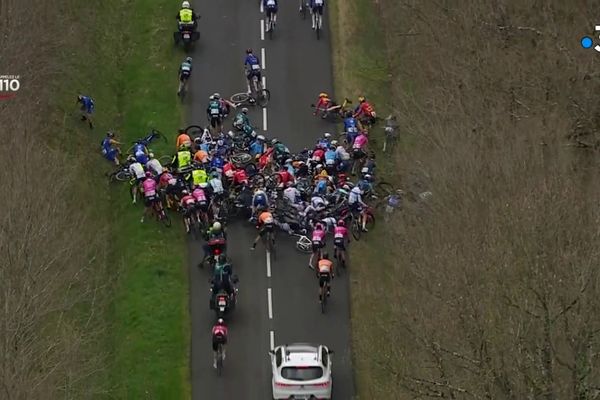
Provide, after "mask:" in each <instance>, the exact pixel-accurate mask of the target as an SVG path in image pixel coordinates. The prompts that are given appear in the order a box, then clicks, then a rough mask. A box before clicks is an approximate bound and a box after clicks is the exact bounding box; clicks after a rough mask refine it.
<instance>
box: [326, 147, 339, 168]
mask: <svg viewBox="0 0 600 400" xmlns="http://www.w3.org/2000/svg"><path fill="white" fill-rule="evenodd" d="M335 150H336V148H335V146H334V145H333V144H330V145H329V148H328V149H327V151H325V168H326V169H327V170H329V173H330V174H333V173H334V172H335V167H336V165H337V162H338V156H337V153H336V151H335Z"/></svg>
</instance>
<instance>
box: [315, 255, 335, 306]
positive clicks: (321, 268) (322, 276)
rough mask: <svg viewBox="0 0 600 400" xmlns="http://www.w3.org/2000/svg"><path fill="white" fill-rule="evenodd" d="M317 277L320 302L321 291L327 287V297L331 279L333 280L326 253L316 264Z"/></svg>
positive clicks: (330, 263)
mask: <svg viewBox="0 0 600 400" xmlns="http://www.w3.org/2000/svg"><path fill="white" fill-rule="evenodd" d="M317 276H318V277H319V301H322V300H323V299H322V298H321V291H322V288H323V287H324V286H327V296H329V295H330V294H331V279H333V278H334V276H335V275H334V273H333V263H332V262H331V260H330V259H329V255H328V254H327V253H323V258H321V259H320V260H319V262H318V263H317Z"/></svg>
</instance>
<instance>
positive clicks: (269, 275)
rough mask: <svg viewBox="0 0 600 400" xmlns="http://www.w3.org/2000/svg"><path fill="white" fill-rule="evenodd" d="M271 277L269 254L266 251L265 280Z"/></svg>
mask: <svg viewBox="0 0 600 400" xmlns="http://www.w3.org/2000/svg"><path fill="white" fill-rule="evenodd" d="M270 277H271V253H269V252H268V251H267V278H270Z"/></svg>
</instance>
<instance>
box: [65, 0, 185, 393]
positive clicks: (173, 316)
mask: <svg viewBox="0 0 600 400" xmlns="http://www.w3.org/2000/svg"><path fill="white" fill-rule="evenodd" d="M92 9H93V13H92V14H93V16H92V17H91V20H90V23H91V24H92V25H91V26H92V28H88V29H89V30H91V31H93V38H94V39H93V40H92V41H91V46H90V48H86V49H81V53H86V52H87V53H88V54H83V58H84V59H85V64H86V66H84V65H78V66H75V67H74V68H77V67H79V68H85V69H86V70H87V71H88V72H87V74H88V76H87V79H86V78H83V76H82V74H81V73H77V74H76V75H75V76H80V77H81V78H80V79H81V81H80V82H79V84H80V87H79V88H78V90H81V91H82V92H85V93H89V94H90V95H91V96H93V97H94V98H95V100H96V110H97V121H96V122H97V126H96V129H95V130H94V131H93V132H92V133H91V135H92V138H93V139H92V140H91V145H90V131H89V130H87V127H85V126H83V125H81V126H78V127H77V130H78V131H79V141H83V142H85V143H87V145H88V146H90V151H92V152H93V154H98V144H99V142H100V141H101V139H102V136H103V135H104V133H105V132H106V130H108V129H114V130H116V132H117V138H118V139H119V140H120V141H121V142H122V143H123V151H125V150H126V149H127V148H128V147H129V145H130V143H131V141H132V140H134V139H135V138H138V137H141V136H144V135H145V134H146V132H147V131H148V130H149V128H151V127H154V128H157V129H159V130H160V131H162V132H163V133H165V134H167V135H170V134H171V133H174V132H176V129H177V128H178V125H179V123H180V121H181V110H180V107H179V106H178V102H177V98H176V96H175V88H176V86H174V85H176V81H175V75H176V71H177V67H178V63H179V61H180V60H179V58H181V57H182V55H181V54H175V53H174V52H173V50H172V36H171V32H172V29H173V27H174V20H173V18H171V17H172V15H173V14H174V13H175V12H176V6H174V5H173V3H171V2H169V1H166V0H158V1H149V0H135V1H134V2H133V3H131V2H129V3H123V2H122V1H119V0H107V1H104V2H100V3H96V4H95V5H94V6H93V7H92ZM91 21H93V23H92V22H91ZM92 48H93V50H92ZM69 106H70V107H72V106H71V105H69ZM171 146H172V143H168V144H167V143H156V144H152V145H151V148H152V150H153V151H154V153H155V154H156V155H157V157H158V156H160V155H162V154H167V153H168V152H170V151H171V148H170V147H171ZM98 163H102V164H101V166H100V171H99V172H97V173H96V176H95V178H94V179H97V180H98V182H103V181H104V178H103V177H102V176H101V174H103V173H104V172H106V171H108V170H110V169H111V166H110V165H108V164H107V163H106V162H104V161H98ZM96 167H97V166H96ZM96 171H98V168H96ZM103 193H106V196H105V198H104V200H105V201H106V202H108V203H109V204H110V212H109V213H108V214H106V215H105V216H104V218H106V219H108V220H109V226H110V228H109V229H110V239H109V240H110V249H109V256H108V260H109V261H108V262H109V268H108V270H109V274H110V275H111V278H112V282H113V285H112V286H111V289H110V291H111V293H110V307H109V310H108V312H107V315H106V318H105V320H106V328H107V335H106V341H105V346H106V347H107V353H108V356H107V363H106V373H105V374H104V375H103V376H102V377H101V379H100V380H101V382H100V383H99V386H100V387H101V388H102V393H104V394H105V397H107V398H118V399H176V398H177V399H179V398H189V397H190V392H191V391H190V385H189V368H188V367H189V361H188V359H189V349H188V347H189V334H190V333H189V327H190V323H189V312H188V304H187V299H188V295H187V291H188V275H187V265H186V261H185V260H186V257H185V254H186V253H185V247H184V246H185V244H184V241H183V240H182V237H181V230H179V229H178V227H179V226H178V224H175V225H174V227H172V228H171V229H164V228H161V226H159V225H157V224H156V223H155V222H154V221H151V220H150V221H147V222H146V223H145V224H141V223H140V217H141V214H142V208H141V206H139V205H137V206H133V205H132V204H131V201H130V197H129V195H128V187H127V185H126V184H121V185H115V186H111V187H108V191H107V192H103ZM103 397H104V396H103Z"/></svg>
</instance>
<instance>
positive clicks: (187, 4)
mask: <svg viewBox="0 0 600 400" xmlns="http://www.w3.org/2000/svg"><path fill="white" fill-rule="evenodd" d="M181 8H190V2H189V1H187V0H185V1H184V2H183V3H181Z"/></svg>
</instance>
